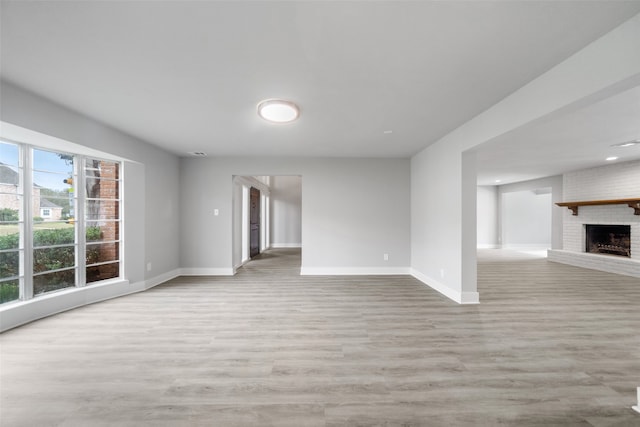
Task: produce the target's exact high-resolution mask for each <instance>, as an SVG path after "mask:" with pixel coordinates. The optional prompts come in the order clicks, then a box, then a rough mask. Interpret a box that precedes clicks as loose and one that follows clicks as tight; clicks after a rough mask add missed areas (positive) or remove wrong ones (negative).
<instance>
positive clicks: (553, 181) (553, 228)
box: [498, 175, 564, 249]
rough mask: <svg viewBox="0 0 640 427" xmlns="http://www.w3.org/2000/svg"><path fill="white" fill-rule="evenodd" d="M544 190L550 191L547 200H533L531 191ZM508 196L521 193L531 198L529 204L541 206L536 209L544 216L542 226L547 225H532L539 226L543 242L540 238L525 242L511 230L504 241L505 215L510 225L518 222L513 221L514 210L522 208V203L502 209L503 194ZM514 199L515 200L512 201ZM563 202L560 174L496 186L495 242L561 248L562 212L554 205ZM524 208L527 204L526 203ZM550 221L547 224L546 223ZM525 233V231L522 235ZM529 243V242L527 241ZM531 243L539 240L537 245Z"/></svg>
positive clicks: (525, 240)
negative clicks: (508, 237)
mask: <svg viewBox="0 0 640 427" xmlns="http://www.w3.org/2000/svg"><path fill="white" fill-rule="evenodd" d="M543 189H550V191H551V195H550V196H547V197H550V200H548V201H545V202H544V203H543V202H541V201H540V200H542V199H539V198H534V194H533V193H534V192H539V191H540V190H543ZM510 193H523V194H525V196H523V197H527V196H526V194H528V196H529V197H530V198H531V205H532V206H536V204H540V205H541V206H539V209H540V210H541V214H542V215H545V219H544V224H548V226H547V225H544V226H541V225H540V224H541V223H542V222H541V221H536V222H535V224H536V225H537V226H538V227H539V229H540V233H541V234H542V235H544V236H550V237H545V239H544V241H540V239H535V238H534V239H527V238H526V237H524V236H520V235H519V232H518V231H515V235H514V234H513V233H514V231H513V230H511V231H509V232H508V234H510V235H511V236H512V237H511V239H510V241H506V242H505V241H504V240H503V239H504V234H505V233H504V223H505V212H506V214H507V216H509V217H510V218H509V221H510V222H511V223H513V222H517V221H518V219H517V218H514V217H515V215H517V213H516V212H513V210H514V209H515V210H519V209H523V208H520V205H521V204H522V203H525V202H524V201H521V202H522V203H520V204H517V203H516V205H515V206H512V207H505V206H504V205H503V203H504V198H505V195H507V194H510ZM514 200H515V199H514ZM562 201H564V191H563V183H562V175H556V176H550V177H546V178H540V179H533V180H529V181H522V182H516V183H514V184H505V185H500V186H498V239H499V243H500V244H501V245H504V246H509V245H511V246H517V245H521V246H536V245H537V246H540V247H542V246H544V247H547V246H548V247H550V248H553V249H562V214H563V212H562V209H560V208H559V207H558V206H556V205H555V203H558V202H562ZM547 204H548V206H549V210H550V212H547V211H546V210H545V209H546V208H545V206H546V205H547ZM525 205H526V203H525ZM532 208H533V209H535V207H532ZM548 214H550V215H551V217H550V219H548V218H546V215H548ZM523 215H529V214H528V213H526V212H523ZM549 221H550V224H549ZM525 233H526V232H525ZM549 239H551V240H550V242H548V241H549ZM527 240H531V241H527ZM534 241H538V242H539V243H537V244H536V243H534Z"/></svg>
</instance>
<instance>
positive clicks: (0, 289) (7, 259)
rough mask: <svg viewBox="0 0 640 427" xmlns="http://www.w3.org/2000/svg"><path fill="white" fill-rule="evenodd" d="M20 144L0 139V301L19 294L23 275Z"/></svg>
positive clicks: (16, 297) (17, 297)
mask: <svg viewBox="0 0 640 427" xmlns="http://www.w3.org/2000/svg"><path fill="white" fill-rule="evenodd" d="M22 176H23V174H22V161H21V157H20V150H19V147H18V146H17V145H15V144H9V143H5V142H3V141H0V303H5V302H9V301H15V300H17V299H19V298H20V283H21V282H22V279H23V277H24V270H23V269H24V267H23V265H24V264H23V260H24V213H23V210H22V207H23V200H24V192H23V188H24V187H23V181H22Z"/></svg>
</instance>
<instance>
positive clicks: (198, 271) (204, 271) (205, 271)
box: [180, 268, 234, 276]
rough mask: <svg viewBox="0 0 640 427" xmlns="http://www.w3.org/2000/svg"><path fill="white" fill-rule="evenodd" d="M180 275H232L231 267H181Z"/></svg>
mask: <svg viewBox="0 0 640 427" xmlns="http://www.w3.org/2000/svg"><path fill="white" fill-rule="evenodd" d="M180 275H181V276H233V275H234V271H233V268H181V269H180Z"/></svg>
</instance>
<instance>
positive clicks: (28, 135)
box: [0, 121, 140, 164]
mask: <svg viewBox="0 0 640 427" xmlns="http://www.w3.org/2000/svg"><path fill="white" fill-rule="evenodd" d="M0 137H2V138H5V139H7V140H8V141H10V142H17V143H22V144H28V145H33V146H34V147H39V148H43V149H45V150H53V151H63V152H73V153H74V154H79V155H83V156H89V157H98V158H102V159H104V160H111V161H128V162H133V163H138V164H140V162H136V161H135V160H131V159H127V158H125V157H121V156H114V155H113V154H109V153H105V152H104V151H100V150H96V149H93V148H89V147H86V146H84V145H80V144H76V143H74V142H70V141H67V140H65V139H61V138H57V137H55V136H51V135H47V134H45V133H41V132H36V131H34V130H31V129H27V128H23V127H21V126H18V125H14V124H12V123H8V122H5V121H0Z"/></svg>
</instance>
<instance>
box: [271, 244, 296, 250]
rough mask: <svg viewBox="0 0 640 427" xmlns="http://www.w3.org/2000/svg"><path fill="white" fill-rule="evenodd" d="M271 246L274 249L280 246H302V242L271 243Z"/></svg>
mask: <svg viewBox="0 0 640 427" xmlns="http://www.w3.org/2000/svg"><path fill="white" fill-rule="evenodd" d="M271 247H272V248H274V249H278V248H301V247H302V243H271Z"/></svg>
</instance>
